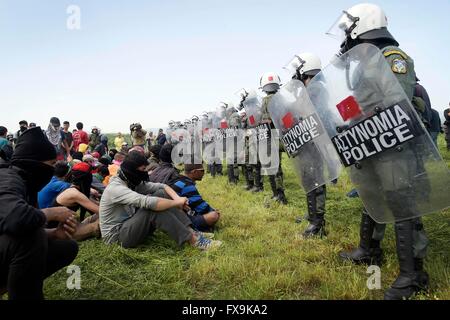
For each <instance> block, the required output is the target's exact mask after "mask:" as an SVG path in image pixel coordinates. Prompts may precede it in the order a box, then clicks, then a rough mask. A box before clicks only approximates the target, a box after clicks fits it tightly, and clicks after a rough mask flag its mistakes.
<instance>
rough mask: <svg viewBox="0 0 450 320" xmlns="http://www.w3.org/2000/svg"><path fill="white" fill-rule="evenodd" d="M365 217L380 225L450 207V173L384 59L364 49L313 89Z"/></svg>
mask: <svg viewBox="0 0 450 320" xmlns="http://www.w3.org/2000/svg"><path fill="white" fill-rule="evenodd" d="M307 91H308V93H309V96H310V97H326V99H312V98H311V100H312V101H313V103H314V105H315V107H316V109H317V110H320V112H318V115H319V116H320V117H321V120H322V123H323V124H324V126H325V129H326V131H327V132H328V133H329V134H330V136H331V140H332V142H333V145H334V147H335V149H336V151H337V153H338V155H339V157H340V159H341V162H342V164H343V165H344V166H345V167H349V170H350V177H351V180H352V182H353V183H354V184H355V186H356V189H357V190H358V193H359V196H360V197H361V199H362V201H363V203H364V205H365V207H366V209H367V211H368V213H369V214H370V216H371V217H372V218H373V219H374V220H375V221H377V222H379V223H390V222H394V221H401V220H406V219H411V218H414V217H419V216H422V215H425V214H429V213H433V212H436V211H439V210H441V209H444V208H447V207H449V206H450V196H449V195H450V189H449V188H450V171H449V169H448V167H447V165H446V164H445V163H444V161H443V160H442V157H441V156H440V154H439V151H438V150H437V148H436V146H435V145H434V144H433V142H432V140H431V137H430V136H429V134H428V132H427V131H426V130H425V127H424V125H423V124H422V122H421V121H420V118H419V116H418V115H417V113H416V111H415V110H414V108H413V106H412V104H411V102H410V100H409V99H408V97H407V96H406V94H405V92H404V90H403V88H402V86H401V85H400V83H399V82H398V80H397V78H396V77H395V75H394V73H393V72H392V70H391V68H390V66H389V65H388V64H387V62H386V60H385V58H384V56H383V54H382V53H381V51H380V50H379V49H378V48H377V47H375V46H373V45H370V44H361V45H358V46H356V47H354V48H353V49H352V50H350V51H348V52H347V53H346V54H344V55H342V56H340V57H338V58H336V59H335V60H333V62H332V63H331V64H330V65H328V66H327V67H326V68H324V69H323V70H322V72H321V73H319V74H318V75H317V76H316V77H315V78H314V79H313V80H312V81H311V83H310V84H309V85H308V87H307Z"/></svg>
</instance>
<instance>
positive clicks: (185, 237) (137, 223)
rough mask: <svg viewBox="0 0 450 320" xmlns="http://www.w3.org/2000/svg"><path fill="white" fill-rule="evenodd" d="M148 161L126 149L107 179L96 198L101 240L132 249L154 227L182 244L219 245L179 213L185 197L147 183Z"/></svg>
mask: <svg viewBox="0 0 450 320" xmlns="http://www.w3.org/2000/svg"><path fill="white" fill-rule="evenodd" d="M147 165H148V161H147V159H146V158H145V156H143V155H142V154H140V153H138V152H134V151H133V152H130V153H129V154H128V155H127V157H126V158H125V160H124V161H123V162H122V164H121V166H120V170H119V172H118V175H117V176H114V177H112V178H111V181H110V183H109V185H108V186H107V187H106V189H105V191H104V193H103V196H102V198H101V200H100V229H101V234H102V238H103V240H104V242H105V243H107V244H112V243H118V244H120V245H121V246H122V247H124V248H134V247H136V246H138V245H139V244H141V243H143V242H144V241H145V239H146V238H147V237H148V236H150V235H151V234H152V233H153V232H154V231H155V230H156V229H160V230H163V231H165V232H166V233H168V235H169V237H171V238H172V239H174V240H175V241H176V242H177V244H178V245H179V246H181V245H183V244H184V243H189V244H190V245H192V246H194V247H196V248H199V249H202V250H208V249H211V248H215V247H218V246H220V245H221V242H220V241H215V240H211V239H209V237H210V236H211V235H206V234H203V233H201V232H196V231H194V230H193V229H192V222H191V220H190V219H189V218H188V217H187V216H186V214H185V213H184V212H183V209H184V210H187V209H188V200H187V198H185V197H179V196H178V195H177V193H176V192H175V191H173V189H172V188H170V187H169V186H167V185H165V184H162V183H151V182H148V180H149V177H148V173H147V171H146V167H147Z"/></svg>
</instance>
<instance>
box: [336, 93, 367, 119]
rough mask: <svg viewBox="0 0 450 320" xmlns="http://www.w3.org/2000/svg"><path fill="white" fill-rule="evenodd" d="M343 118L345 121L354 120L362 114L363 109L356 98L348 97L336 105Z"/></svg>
mask: <svg viewBox="0 0 450 320" xmlns="http://www.w3.org/2000/svg"><path fill="white" fill-rule="evenodd" d="M336 108H337V109H338V111H339V113H340V114H341V117H342V119H343V120H344V121H347V120H349V119H353V118H355V117H356V116H359V115H360V114H361V108H360V106H359V104H358V102H357V101H356V99H355V97H353V96H348V97H347V98H345V99H344V100H342V101H341V102H339V103H338V104H337V105H336Z"/></svg>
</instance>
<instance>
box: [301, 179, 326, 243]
mask: <svg viewBox="0 0 450 320" xmlns="http://www.w3.org/2000/svg"><path fill="white" fill-rule="evenodd" d="M306 201H307V203H308V221H309V224H308V227H306V229H305V231H304V232H303V234H302V236H303V238H311V237H314V236H320V237H323V236H325V235H326V232H325V218H324V216H325V190H324V188H323V187H319V188H317V189H315V190H312V191H310V192H308V194H307V195H306Z"/></svg>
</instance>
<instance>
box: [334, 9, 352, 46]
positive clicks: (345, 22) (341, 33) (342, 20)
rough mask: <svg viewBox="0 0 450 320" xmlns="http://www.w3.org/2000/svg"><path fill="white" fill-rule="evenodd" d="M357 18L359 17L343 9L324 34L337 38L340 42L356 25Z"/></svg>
mask: <svg viewBox="0 0 450 320" xmlns="http://www.w3.org/2000/svg"><path fill="white" fill-rule="evenodd" d="M358 20H359V18H357V17H353V16H352V15H351V14H349V13H348V12H347V11H343V12H342V14H341V15H340V16H339V18H338V19H337V20H336V22H335V23H334V24H333V25H332V26H331V28H330V29H329V30H328V31H327V33H326V34H327V35H329V36H331V37H333V38H335V39H337V40H339V41H340V42H341V43H342V42H343V41H344V40H345V38H346V37H347V36H348V35H349V34H350V33H351V32H352V31H353V29H354V28H355V27H356V22H357V21H358Z"/></svg>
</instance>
